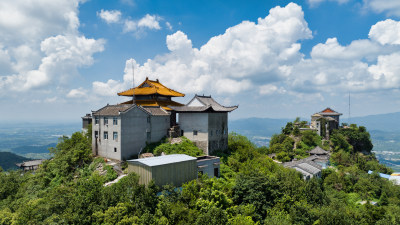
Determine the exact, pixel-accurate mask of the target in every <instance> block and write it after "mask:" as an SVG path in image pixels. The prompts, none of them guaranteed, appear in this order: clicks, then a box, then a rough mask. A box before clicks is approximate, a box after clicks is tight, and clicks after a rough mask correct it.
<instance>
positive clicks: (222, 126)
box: [208, 113, 228, 154]
mask: <svg viewBox="0 0 400 225" xmlns="http://www.w3.org/2000/svg"><path fill="white" fill-rule="evenodd" d="M227 148H228V113H209V114H208V153H209V154H212V153H213V151H215V150H218V149H221V150H225V149H227Z"/></svg>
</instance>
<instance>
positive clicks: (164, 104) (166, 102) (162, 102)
mask: <svg viewBox="0 0 400 225" xmlns="http://www.w3.org/2000/svg"><path fill="white" fill-rule="evenodd" d="M121 104H132V100H130V101H127V102H124V103H121ZM135 104H136V105H140V106H161V107H162V108H163V109H165V110H168V111H171V110H172V109H171V108H170V107H169V106H183V104H181V103H179V102H175V101H170V100H155V99H149V100H135Z"/></svg>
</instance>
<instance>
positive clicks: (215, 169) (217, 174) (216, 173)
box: [214, 168, 219, 177]
mask: <svg viewBox="0 0 400 225" xmlns="http://www.w3.org/2000/svg"><path fill="white" fill-rule="evenodd" d="M218 172H219V171H218V168H214V177H218V176H219V173H218Z"/></svg>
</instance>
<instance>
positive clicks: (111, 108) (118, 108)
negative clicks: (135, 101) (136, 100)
mask: <svg viewBox="0 0 400 225" xmlns="http://www.w3.org/2000/svg"><path fill="white" fill-rule="evenodd" d="M132 107H133V105H128V104H121V105H106V106H104V107H103V108H101V109H99V110H97V111H94V112H93V115H94V116H100V115H101V116H118V115H119V113H120V112H124V111H126V110H128V109H130V108H132Z"/></svg>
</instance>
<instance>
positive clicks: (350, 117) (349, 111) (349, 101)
mask: <svg viewBox="0 0 400 225" xmlns="http://www.w3.org/2000/svg"><path fill="white" fill-rule="evenodd" d="M350 112H351V111H350V91H349V126H350V124H351V114H350Z"/></svg>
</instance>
